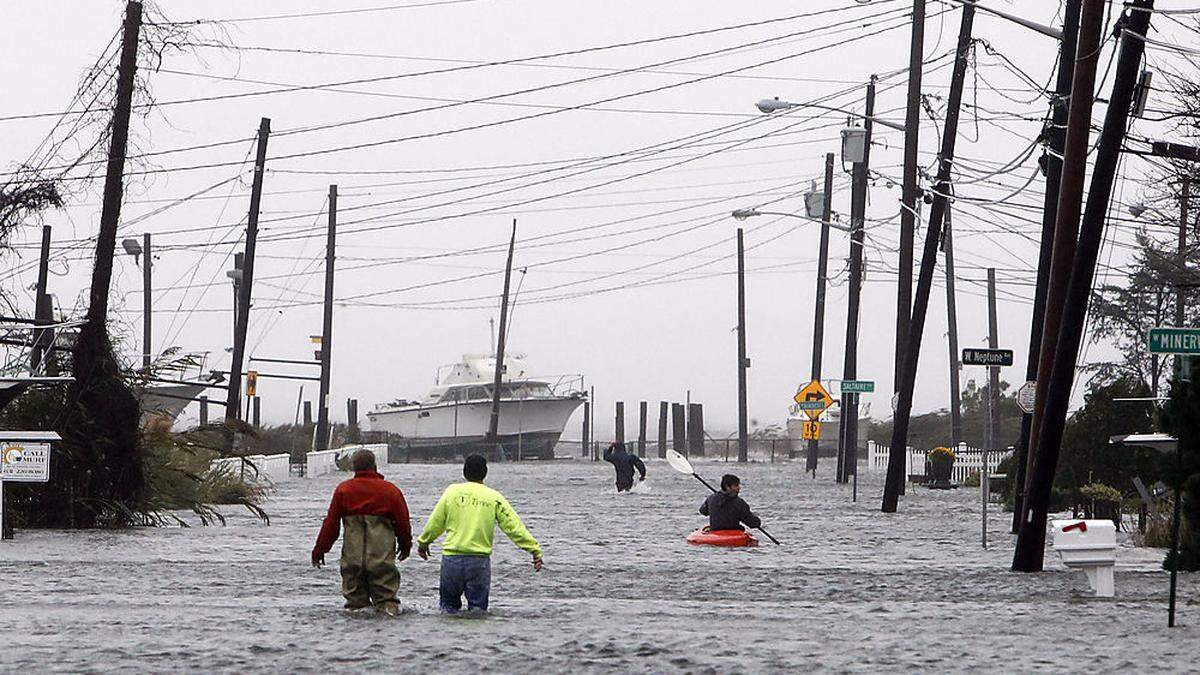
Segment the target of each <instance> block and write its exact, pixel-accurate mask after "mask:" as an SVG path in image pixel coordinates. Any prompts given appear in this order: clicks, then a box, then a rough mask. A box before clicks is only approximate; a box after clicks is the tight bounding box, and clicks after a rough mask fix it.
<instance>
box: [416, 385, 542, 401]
mask: <svg viewBox="0 0 1200 675" xmlns="http://www.w3.org/2000/svg"><path fill="white" fill-rule="evenodd" d="M493 391H494V390H493V388H492V386H491V385H487V386H471V387H450V388H449V389H447V390H446V391H445V392H444V393H443V394H442V396H441V398H440V399H439V402H441V403H457V402H464V401H480V400H490V399H491V398H492V392H493ZM553 397H554V392H553V391H551V390H550V387H549V386H548V385H546V384H545V383H543V382H520V383H517V384H502V385H500V398H502V399H526V398H553Z"/></svg>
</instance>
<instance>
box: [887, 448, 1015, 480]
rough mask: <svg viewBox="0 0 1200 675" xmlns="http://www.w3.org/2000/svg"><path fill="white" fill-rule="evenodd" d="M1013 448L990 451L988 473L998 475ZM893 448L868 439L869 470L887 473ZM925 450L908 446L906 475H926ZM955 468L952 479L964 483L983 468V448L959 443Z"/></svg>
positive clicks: (905, 464)
mask: <svg viewBox="0 0 1200 675" xmlns="http://www.w3.org/2000/svg"><path fill="white" fill-rule="evenodd" d="M1012 451H1013V449H1012V448H1005V449H1004V450H995V451H992V452H989V453H988V473H989V474H990V475H993V476H994V475H996V473H997V467H998V466H999V465H1000V462H1003V461H1004V460H1005V459H1007V458H1008V457H1009V456H1010V455H1012ZM890 452H891V448H890V447H888V446H886V445H883V444H881V443H876V442H875V441H867V472H868V473H872V474H876V473H877V474H885V473H887V465H888V455H889V453H890ZM925 454H926V453H925V451H923V450H916V449H914V448H912V447H909V448H908V452H906V453H905V463H904V475H905V476H924V475H925ZM954 455H955V459H954V468H953V470H952V471H951V473H950V480H951V481H952V482H955V483H962V482H963V481H965V480H966V479H967V476H969V475H971V473H972V472H974V471H979V470H980V469H981V468H983V449H982V448H975V447H971V446H969V445H967V444H966V443H959V444H958V447H956V448H955V449H954Z"/></svg>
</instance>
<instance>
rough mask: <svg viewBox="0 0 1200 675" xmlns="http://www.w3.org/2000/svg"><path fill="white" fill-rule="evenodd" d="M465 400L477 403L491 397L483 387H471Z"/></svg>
mask: <svg viewBox="0 0 1200 675" xmlns="http://www.w3.org/2000/svg"><path fill="white" fill-rule="evenodd" d="M467 398H468V399H469V400H472V401H477V400H479V399H484V398H491V395H490V394H488V392H487V390H486V389H484V388H483V387H471V389H470V391H469V392H468V396H467Z"/></svg>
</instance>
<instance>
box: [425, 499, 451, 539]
mask: <svg viewBox="0 0 1200 675" xmlns="http://www.w3.org/2000/svg"><path fill="white" fill-rule="evenodd" d="M449 491H450V490H449V489H447V490H446V491H445V492H443V493H442V496H441V497H440V498H438V502H437V506H434V507H433V513H431V514H429V520H427V521H425V529H424V530H422V531H421V536H419V537H417V546H419V547H421V548H429V545H430V544H432V543H433V541H434V540H435V539H437V538H438V537H440V536H442V533H443V532H445V531H446V493H448V492H449Z"/></svg>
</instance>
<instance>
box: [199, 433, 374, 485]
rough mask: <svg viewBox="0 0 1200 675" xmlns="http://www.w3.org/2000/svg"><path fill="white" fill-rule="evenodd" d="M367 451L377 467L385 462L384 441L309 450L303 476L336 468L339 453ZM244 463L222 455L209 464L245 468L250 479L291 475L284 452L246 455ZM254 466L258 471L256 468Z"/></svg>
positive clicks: (237, 469)
mask: <svg viewBox="0 0 1200 675" xmlns="http://www.w3.org/2000/svg"><path fill="white" fill-rule="evenodd" d="M364 449H365V450H370V451H371V452H372V453H374V454H375V463H376V464H378V465H379V466H383V465H384V464H387V443H373V444H371V445H347V446H343V447H340V448H337V449H334V450H322V451H320V452H310V453H308V455H307V457H306V462H305V467H304V468H305V475H306V476H308V477H310V478H312V477H316V476H327V475H329V474H332V473H336V472H337V471H338V468H337V461H336V460H337V457H338V455H339V454H343V453H345V454H349V453H352V452H354V451H356V450H364ZM246 461H247V464H245V465H243V462H242V458H241V457H222V458H220V459H214V460H213V461H212V467H213V468H217V467H223V468H225V469H227V470H229V471H233V472H237V473H239V474H240V473H241V472H242V470H243V466H244V467H245V476H246V478H247V479H249V480H258V481H262V480H264V479H265V480H266V481H269V482H271V483H279V482H281V481H285V480H287V479H288V478H291V476H292V472H291V457H290V456H289V455H287V454H278V455H247V456H246ZM255 469H257V472H256V471H255Z"/></svg>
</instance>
